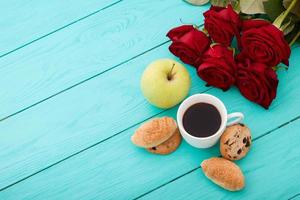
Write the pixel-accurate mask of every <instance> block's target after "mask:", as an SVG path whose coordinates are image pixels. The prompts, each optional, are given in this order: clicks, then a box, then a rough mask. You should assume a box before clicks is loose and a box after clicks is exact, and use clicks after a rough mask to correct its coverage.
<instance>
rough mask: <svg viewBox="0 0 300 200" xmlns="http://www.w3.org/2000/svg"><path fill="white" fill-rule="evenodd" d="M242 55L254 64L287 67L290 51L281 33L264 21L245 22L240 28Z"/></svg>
mask: <svg viewBox="0 0 300 200" xmlns="http://www.w3.org/2000/svg"><path fill="white" fill-rule="evenodd" d="M241 43H242V47H243V49H242V53H243V54H244V55H245V56H247V57H249V58H250V59H251V60H253V61H255V62H261V63H265V64H266V65H268V66H270V67H274V66H276V65H278V64H279V63H280V62H283V63H284V64H286V65H289V61H288V59H289V57H290V54H291V49H290V47H289V44H288V43H287V42H286V40H285V39H284V35H283V32H282V31H281V30H279V29H278V28H277V27H275V26H274V25H273V24H271V23H270V22H268V21H265V20H256V19H255V20H253V19H251V20H246V21H244V23H243V28H242V37H241Z"/></svg>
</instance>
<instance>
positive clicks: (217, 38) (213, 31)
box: [167, 0, 300, 109]
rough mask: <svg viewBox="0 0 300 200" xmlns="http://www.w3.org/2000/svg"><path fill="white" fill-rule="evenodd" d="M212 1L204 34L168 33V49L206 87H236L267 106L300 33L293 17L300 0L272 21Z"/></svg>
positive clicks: (184, 29) (191, 29) (188, 29)
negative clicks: (193, 70)
mask: <svg viewBox="0 0 300 200" xmlns="http://www.w3.org/2000/svg"><path fill="white" fill-rule="evenodd" d="M213 2H214V4H213V5H212V6H211V8H210V9H209V10H208V11H206V12H205V13H204V14H203V15H204V28H203V29H202V30H201V29H200V27H197V26H194V25H182V26H179V27H176V28H173V29H172V30H170V31H169V32H168V33H167V36H168V37H169V38H170V39H171V41H172V43H171V45H170V47H169V50H170V51H171V52H172V53H173V54H174V55H175V56H177V57H179V58H180V59H181V60H182V61H183V62H184V63H187V64H189V65H192V66H194V67H195V68H196V70H197V74H198V76H199V77H200V78H201V79H203V80H204V81H205V82H207V85H211V86H214V87H217V88H220V89H222V90H224V91H226V90H228V89H229V88H230V87H231V86H236V87H237V88H238V89H239V91H240V92H241V94H242V95H243V96H244V97H246V98H247V99H249V100H250V101H252V102H255V103H257V104H259V105H261V106H263V107H264V108H266V109H267V108H269V106H270V104H271V103H272V101H273V99H275V97H276V93H277V86H278V78H277V73H276V71H277V70H278V69H279V68H280V67H279V66H278V65H279V64H280V63H283V64H284V65H285V67H284V68H287V66H288V65H289V57H290V54H291V49H290V46H291V45H292V44H293V43H294V42H295V41H296V40H297V38H298V37H299V35H300V32H299V28H298V26H297V23H298V22H297V20H294V21H292V19H293V18H292V17H293V16H296V15H294V14H292V13H291V11H292V10H293V9H295V5H297V4H298V2H299V1H298V2H297V0H293V1H291V2H290V4H289V6H288V7H287V10H284V11H283V12H282V13H279V14H278V16H277V17H276V18H275V19H274V20H273V23H272V22H271V20H272V17H273V18H274V16H272V17H270V16H269V15H267V14H265V13H254V14H253V13H250V14H247V13H245V12H243V13H242V12H241V11H240V10H241V7H240V6H241V4H240V3H241V2H242V1H241V2H238V3H236V1H231V2H229V3H228V2H227V3H224V1H213ZM213 2H212V3H213ZM220 2H221V3H220ZM266 5H268V4H266ZM273 6H274V5H273ZM242 10H243V9H242ZM244 10H245V8H244ZM247 11H249V10H247ZM296 17H297V16H296ZM291 35H292V37H291ZM287 36H288V37H289V38H290V43H288V37H287ZM233 41H234V42H233ZM235 44H236V45H235Z"/></svg>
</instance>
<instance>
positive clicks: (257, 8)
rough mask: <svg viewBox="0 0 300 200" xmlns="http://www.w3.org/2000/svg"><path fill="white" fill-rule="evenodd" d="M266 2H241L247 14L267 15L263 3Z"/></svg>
mask: <svg viewBox="0 0 300 200" xmlns="http://www.w3.org/2000/svg"><path fill="white" fill-rule="evenodd" d="M264 1H266V0H240V8H241V11H242V12H243V13H246V14H258V13H265V10H264V5H263V2H264Z"/></svg>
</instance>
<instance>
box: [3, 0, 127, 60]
mask: <svg viewBox="0 0 300 200" xmlns="http://www.w3.org/2000/svg"><path fill="white" fill-rule="evenodd" d="M121 1H124V0H118V1H116V2H114V3H111V4H109V5H107V6H105V7H103V8H101V9H98V10H96V11H94V12H92V13H90V14H88V15H86V16H84V17H81V18H79V19H76V20H75V21H72V22H70V23H68V24H66V25H64V26H62V27H60V28H58V29H55V30H53V31H51V32H49V33H47V34H45V35H42V36H40V37H38V38H36V39H34V40H32V41H30V42H27V43H25V44H23V45H21V46H19V47H17V48H15V49H12V50H10V51H8V52H6V53H4V54H2V55H0V58H2V57H4V56H7V55H9V54H11V53H13V52H15V51H17V50H19V49H22V48H24V47H26V46H28V45H30V44H32V43H34V42H36V41H39V40H41V39H43V38H45V37H47V36H49V35H52V34H54V33H56V32H58V31H60V30H62V29H65V28H67V27H69V26H71V25H73V24H75V23H77V22H79V21H82V20H84V19H86V18H88V17H90V16H93V15H95V14H97V13H99V12H101V11H103V10H106V9H108V8H110V7H112V6H114V5H116V4H118V3H120V2H121Z"/></svg>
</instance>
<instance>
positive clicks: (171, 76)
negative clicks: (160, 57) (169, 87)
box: [167, 63, 175, 81]
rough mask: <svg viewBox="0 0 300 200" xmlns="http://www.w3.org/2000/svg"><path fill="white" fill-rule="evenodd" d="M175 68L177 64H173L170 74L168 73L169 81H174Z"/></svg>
mask: <svg viewBox="0 0 300 200" xmlns="http://www.w3.org/2000/svg"><path fill="white" fill-rule="evenodd" d="M174 66H175V63H173V66H172V68H171V70H170V71H169V73H168V76H167V78H168V80H169V81H170V80H172V79H173V74H172V71H173V69H174Z"/></svg>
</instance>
